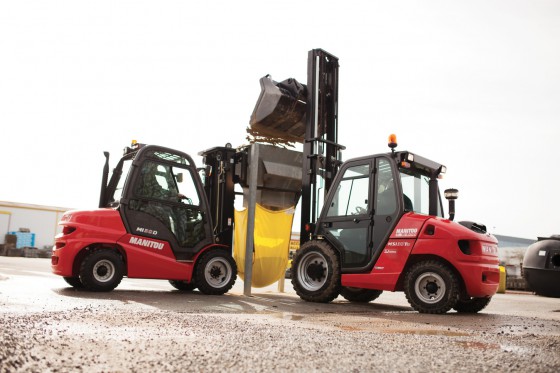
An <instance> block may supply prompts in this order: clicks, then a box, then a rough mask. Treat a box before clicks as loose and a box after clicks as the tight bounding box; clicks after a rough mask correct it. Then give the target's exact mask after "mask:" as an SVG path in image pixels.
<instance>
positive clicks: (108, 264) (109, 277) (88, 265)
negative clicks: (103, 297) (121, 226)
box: [80, 249, 124, 291]
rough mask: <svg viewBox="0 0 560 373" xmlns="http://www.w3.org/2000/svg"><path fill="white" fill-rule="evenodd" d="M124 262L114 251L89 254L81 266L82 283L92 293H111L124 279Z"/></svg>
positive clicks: (104, 250) (96, 251)
mask: <svg viewBox="0 0 560 373" xmlns="http://www.w3.org/2000/svg"><path fill="white" fill-rule="evenodd" d="M123 273H124V262H123V259H122V257H121V255H120V254H119V253H118V252H117V251H115V250H112V249H100V250H95V251H92V252H91V253H90V254H88V255H87V256H86V257H85V258H84V260H83V261H82V264H81V266H80V281H81V282H82V284H83V285H84V287H85V288H86V289H87V290H90V291H111V290H113V289H114V288H116V287H117V286H118V285H119V284H120V283H121V280H122V278H123Z"/></svg>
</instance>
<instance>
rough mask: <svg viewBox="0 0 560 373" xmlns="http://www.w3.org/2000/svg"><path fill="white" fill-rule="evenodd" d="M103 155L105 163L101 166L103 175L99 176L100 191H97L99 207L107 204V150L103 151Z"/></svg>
mask: <svg viewBox="0 0 560 373" xmlns="http://www.w3.org/2000/svg"><path fill="white" fill-rule="evenodd" d="M103 155H104V156H105V165H104V166H103V175H102V176H101V192H100V193H99V207H100V208H102V207H106V206H107V179H108V178H109V152H103Z"/></svg>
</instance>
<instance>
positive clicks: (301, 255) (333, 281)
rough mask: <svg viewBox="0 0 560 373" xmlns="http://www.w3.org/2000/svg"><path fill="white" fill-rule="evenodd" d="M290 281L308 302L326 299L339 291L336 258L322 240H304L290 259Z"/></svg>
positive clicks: (328, 300) (322, 301)
mask: <svg viewBox="0 0 560 373" xmlns="http://www.w3.org/2000/svg"><path fill="white" fill-rule="evenodd" d="M292 285H293V286H294V290H295V291H296V293H297V295H299V297H300V298H301V299H303V300H306V301H309V302H318V303H328V302H330V301H332V300H333V299H335V298H336V297H337V296H338V294H339V292H340V262H339V260H338V256H337V255H336V253H335V251H334V249H333V248H332V247H331V246H330V245H329V244H328V243H327V242H325V241H318V240H313V241H308V242H306V243H305V244H304V245H303V246H302V247H301V248H300V249H299V250H298V251H297V252H296V255H295V257H294V259H293V262H292Z"/></svg>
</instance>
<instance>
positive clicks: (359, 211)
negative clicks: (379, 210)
mask: <svg viewBox="0 0 560 373" xmlns="http://www.w3.org/2000/svg"><path fill="white" fill-rule="evenodd" d="M356 213H357V214H358V215H364V214H367V210H366V209H365V208H363V207H362V206H356Z"/></svg>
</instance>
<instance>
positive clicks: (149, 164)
mask: <svg viewBox="0 0 560 373" xmlns="http://www.w3.org/2000/svg"><path fill="white" fill-rule="evenodd" d="M124 195H125V198H123V199H122V200H121V203H120V211H121V215H122V216H123V220H124V221H125V225H126V227H127V230H128V232H129V233H131V234H134V235H138V236H146V237H153V238H156V239H159V240H164V241H168V242H169V243H170V245H171V248H172V250H173V252H174V254H175V256H176V258H177V260H191V259H192V258H193V257H194V255H195V254H196V253H197V252H199V251H200V250H201V249H202V248H203V247H205V246H206V245H208V244H210V243H212V242H213V238H212V237H213V236H212V228H211V227H212V224H211V221H210V217H209V216H208V214H207V213H206V211H208V207H207V202H206V198H205V196H204V194H203V187H202V183H201V181H200V178H199V177H198V175H197V173H196V168H195V165H194V162H193V161H192V159H190V157H188V155H186V154H184V153H180V152H175V151H173V150H171V149H166V148H161V147H146V148H144V149H141V150H140V151H139V153H138V155H137V157H136V158H135V160H134V162H133V167H132V169H131V172H130V175H129V179H127V182H126V185H125V193H124Z"/></svg>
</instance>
